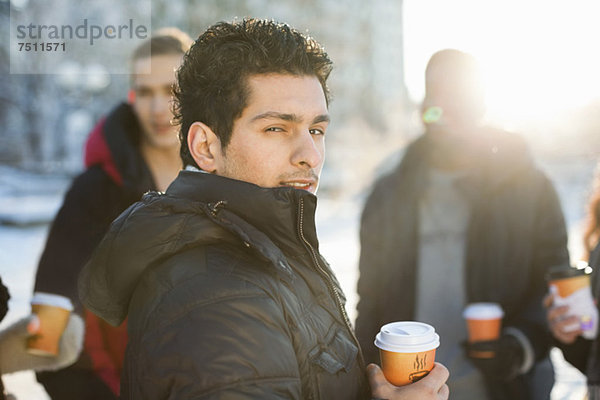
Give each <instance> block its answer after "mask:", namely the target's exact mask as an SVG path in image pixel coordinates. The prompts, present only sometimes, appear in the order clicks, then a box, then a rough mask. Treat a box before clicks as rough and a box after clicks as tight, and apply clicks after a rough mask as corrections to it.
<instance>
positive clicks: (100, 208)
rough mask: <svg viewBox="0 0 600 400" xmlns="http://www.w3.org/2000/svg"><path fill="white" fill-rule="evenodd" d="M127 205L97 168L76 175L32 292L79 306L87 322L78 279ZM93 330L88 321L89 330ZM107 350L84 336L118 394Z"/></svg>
mask: <svg viewBox="0 0 600 400" xmlns="http://www.w3.org/2000/svg"><path fill="white" fill-rule="evenodd" d="M126 206H127V204H124V199H123V196H122V194H121V190H120V188H119V187H118V186H116V184H115V183H114V182H113V181H112V180H110V178H109V177H108V176H107V175H106V174H105V173H104V172H103V171H102V170H101V169H100V168H99V167H92V168H90V169H88V170H87V171H86V172H84V173H83V174H82V175H80V176H78V177H77V178H76V179H75V180H74V181H73V184H72V185H71V187H70V188H69V190H68V192H67V193H66V195H65V198H64V201H63V204H62V206H61V208H60V210H59V212H58V214H57V215H56V217H55V219H54V222H53V224H52V227H51V229H50V232H49V234H48V239H47V242H46V247H45V249H44V252H43V253H42V257H41V259H40V262H39V265H38V270H37V274H36V281H35V289H34V291H35V292H46V293H52V294H58V295H62V296H65V297H68V298H69V299H71V301H72V302H73V304H74V305H75V312H76V313H77V314H79V315H81V316H82V317H83V318H85V310H83V308H82V305H81V303H80V301H79V296H78V292H77V278H78V276H79V273H80V271H81V269H82V268H83V266H84V265H85V263H86V262H87V260H88V258H89V257H90V255H91V254H92V252H93V250H94V248H95V247H96V246H97V244H98V243H99V242H100V240H101V239H102V236H103V235H104V234H105V232H106V230H107V229H108V227H109V225H110V223H111V222H112V220H113V219H114V218H115V217H116V216H117V215H119V213H120V212H121V211H122V210H123V209H124V208H125V207H126ZM90 327H91V326H90V324H89V321H88V320H87V319H86V330H87V329H88V328H90ZM106 346H107V343H106V342H105V338H103V337H100V336H94V335H88V334H87V333H86V338H85V350H84V351H85V353H86V354H87V356H88V357H90V359H91V361H92V365H93V367H92V368H93V369H94V371H95V372H96V373H97V374H98V375H99V376H100V378H101V379H103V380H104V381H106V382H109V385H110V386H111V388H112V389H113V390H115V391H116V392H117V393H118V383H119V380H120V377H119V373H118V372H117V371H118V368H117V366H116V365H114V363H113V362H112V361H111V358H110V355H109V354H108V351H107V347H106ZM53 373H56V374H60V373H61V371H56V372H53ZM110 383H112V384H110Z"/></svg>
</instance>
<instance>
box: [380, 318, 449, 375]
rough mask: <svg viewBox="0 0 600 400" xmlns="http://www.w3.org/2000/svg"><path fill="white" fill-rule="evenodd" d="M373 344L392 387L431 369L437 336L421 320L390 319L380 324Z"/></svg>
mask: <svg viewBox="0 0 600 400" xmlns="http://www.w3.org/2000/svg"><path fill="white" fill-rule="evenodd" d="M375 346H377V347H378V348H379V355H380V357H381V368H382V370H383V374H384V375H385V378H386V379H387V380H388V381H389V382H390V383H391V384H393V385H395V386H404V385H408V384H410V383H413V382H416V381H418V380H419V379H421V378H423V377H424V376H426V375H427V374H428V373H429V371H431V369H432V368H433V364H434V361H435V351H436V349H437V348H438V347H439V346H440V337H439V336H438V334H437V333H435V329H434V328H433V326H431V325H428V324H424V323H422V322H414V321H400V322H392V323H389V324H386V325H384V326H382V327H381V330H380V331H379V333H378V334H377V336H376V337H375Z"/></svg>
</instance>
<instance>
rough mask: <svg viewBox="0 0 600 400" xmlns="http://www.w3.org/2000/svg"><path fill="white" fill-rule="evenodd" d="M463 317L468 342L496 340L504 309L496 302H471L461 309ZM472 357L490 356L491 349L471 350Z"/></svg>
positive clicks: (498, 335)
mask: <svg viewBox="0 0 600 400" xmlns="http://www.w3.org/2000/svg"><path fill="white" fill-rule="evenodd" d="M463 317H464V318H465V320H466V321H467V330H468V332H469V342H470V343H475V342H481V341H489V340H497V339H498V338H499V337H500V329H501V328H502V318H503V317H504V311H503V310H502V307H500V305H499V304H497V303H471V304H469V305H467V307H466V308H465V310H464V311H463ZM470 355H471V356H472V357H477V358H492V357H495V353H494V352H492V351H485V352H471V354H470Z"/></svg>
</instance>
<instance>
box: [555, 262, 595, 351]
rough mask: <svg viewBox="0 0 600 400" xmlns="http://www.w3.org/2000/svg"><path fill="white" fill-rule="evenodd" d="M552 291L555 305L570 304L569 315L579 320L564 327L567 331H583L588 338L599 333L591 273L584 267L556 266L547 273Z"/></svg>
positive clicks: (593, 337)
mask: <svg viewBox="0 0 600 400" xmlns="http://www.w3.org/2000/svg"><path fill="white" fill-rule="evenodd" d="M546 278H547V280H548V286H549V289H550V293H552V294H553V295H554V306H556V307H558V306H565V305H566V306H568V307H569V316H576V317H578V319H579V322H577V323H574V324H571V325H567V326H565V327H564V330H565V331H566V332H572V331H574V330H577V329H581V330H582V331H583V333H582V336H583V337H584V338H586V339H595V338H596V336H597V334H598V308H597V307H596V305H595V303H594V297H593V295H592V290H591V286H590V275H589V274H588V273H586V272H585V271H584V270H583V269H576V268H571V267H555V268H552V269H551V270H550V272H548V274H547V275H546Z"/></svg>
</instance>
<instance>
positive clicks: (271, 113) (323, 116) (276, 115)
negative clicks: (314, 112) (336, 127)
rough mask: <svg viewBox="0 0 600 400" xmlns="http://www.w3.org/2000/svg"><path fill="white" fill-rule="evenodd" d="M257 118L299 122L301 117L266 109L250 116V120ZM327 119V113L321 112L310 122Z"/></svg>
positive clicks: (325, 120) (315, 122) (314, 122)
mask: <svg viewBox="0 0 600 400" xmlns="http://www.w3.org/2000/svg"><path fill="white" fill-rule="evenodd" d="M259 119H281V120H284V121H290V122H301V121H302V118H301V117H299V116H298V115H296V114H286V113H279V112H276V111H267V112H265V113H262V114H258V115H256V116H254V117H253V118H252V120H251V122H254V121H258V120H259ZM329 120H330V118H329V115H328V114H321V115H318V116H316V117H315V118H314V119H313V121H312V123H313V124H317V123H319V122H329Z"/></svg>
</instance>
